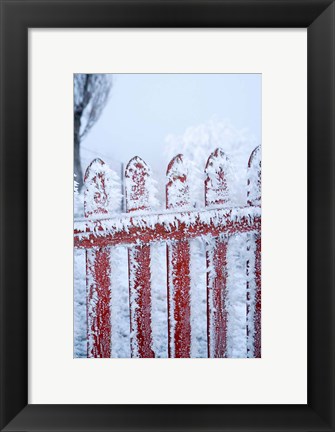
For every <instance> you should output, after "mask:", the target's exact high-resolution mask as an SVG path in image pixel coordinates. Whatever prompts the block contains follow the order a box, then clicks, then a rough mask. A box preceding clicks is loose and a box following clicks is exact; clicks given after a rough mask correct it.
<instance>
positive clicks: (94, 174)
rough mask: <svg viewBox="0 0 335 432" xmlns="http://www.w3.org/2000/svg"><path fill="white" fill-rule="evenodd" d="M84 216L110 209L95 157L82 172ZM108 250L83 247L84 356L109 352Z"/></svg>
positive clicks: (104, 174)
mask: <svg viewBox="0 0 335 432" xmlns="http://www.w3.org/2000/svg"><path fill="white" fill-rule="evenodd" d="M84 182H85V193H84V194H85V196H84V211H85V217H87V218H88V217H90V216H99V215H101V216H102V215H106V214H108V213H109V205H110V193H109V192H110V191H109V187H108V186H110V183H111V178H110V170H109V169H108V167H107V166H106V165H105V163H104V162H103V161H102V160H101V159H95V160H94V161H93V162H92V163H91V164H90V165H89V167H88V168H87V170H86V173H85V178H84ZM110 272H111V269H110V251H109V249H108V248H95V249H89V250H86V291H87V302H86V304H87V357H98V358H106V357H110V356H111V330H112V329H111V315H110V301H111V291H110V276H111V274H110Z"/></svg>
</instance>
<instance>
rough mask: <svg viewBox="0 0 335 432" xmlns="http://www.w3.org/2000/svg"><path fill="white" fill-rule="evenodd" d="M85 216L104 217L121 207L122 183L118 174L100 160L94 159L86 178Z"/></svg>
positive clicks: (88, 168)
mask: <svg viewBox="0 0 335 432" xmlns="http://www.w3.org/2000/svg"><path fill="white" fill-rule="evenodd" d="M84 186H85V192H84V210H85V216H86V217H88V216H91V215H103V214H107V213H110V212H113V211H115V210H117V209H118V208H119V207H120V199H121V193H120V183H119V178H118V176H117V174H116V173H114V172H113V171H112V170H111V169H110V168H109V167H108V165H107V164H105V162H104V161H103V160H101V159H100V158H96V159H94V160H93V161H92V162H91V163H90V165H89V166H88V167H87V169H86V172H85V176H84Z"/></svg>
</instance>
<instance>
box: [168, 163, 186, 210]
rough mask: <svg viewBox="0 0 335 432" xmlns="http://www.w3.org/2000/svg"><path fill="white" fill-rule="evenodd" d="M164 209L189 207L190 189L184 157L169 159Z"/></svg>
mask: <svg viewBox="0 0 335 432" xmlns="http://www.w3.org/2000/svg"><path fill="white" fill-rule="evenodd" d="M166 176H167V180H168V181H167V184H166V208H174V207H185V206H189V205H190V201H191V199H190V188H189V183H188V169H187V166H186V164H185V162H184V156H183V155H182V154H178V155H177V156H175V157H174V158H172V159H171V161H170V163H169V165H168V167H167V170H166Z"/></svg>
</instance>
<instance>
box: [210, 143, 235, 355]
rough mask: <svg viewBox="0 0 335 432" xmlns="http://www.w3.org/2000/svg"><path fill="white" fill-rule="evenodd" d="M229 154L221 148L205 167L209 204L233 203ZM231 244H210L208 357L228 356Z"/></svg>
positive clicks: (213, 241) (221, 239)
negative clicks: (230, 190)
mask: <svg viewBox="0 0 335 432" xmlns="http://www.w3.org/2000/svg"><path fill="white" fill-rule="evenodd" d="M228 163H229V162H228V158H227V157H226V155H225V154H224V152H223V151H222V150H221V149H219V148H217V149H216V150H215V151H214V152H213V153H212V154H211V155H210V156H209V158H208V161H207V165H206V168H205V173H206V179H205V205H206V206H213V205H214V206H215V205H220V206H226V205H228V204H229V188H228V181H227V172H228ZM227 246H228V239H227V238H226V237H222V236H221V237H216V238H212V239H211V241H210V242H209V244H208V245H207V251H206V261H207V338H208V344H207V346H208V357H216V358H218V357H226V346H227V342H226V339H227V309H226V296H227V292H226V291H227Z"/></svg>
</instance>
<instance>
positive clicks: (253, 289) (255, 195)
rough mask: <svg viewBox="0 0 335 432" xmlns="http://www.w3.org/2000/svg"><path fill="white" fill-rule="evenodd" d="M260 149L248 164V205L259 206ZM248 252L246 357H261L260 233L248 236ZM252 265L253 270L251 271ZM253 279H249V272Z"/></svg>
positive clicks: (256, 150)
mask: <svg viewBox="0 0 335 432" xmlns="http://www.w3.org/2000/svg"><path fill="white" fill-rule="evenodd" d="M261 168H262V167H261V149H260V146H258V147H256V148H255V149H254V150H253V152H252V153H251V155H250V158H249V162H248V189H247V197H248V205H249V206H260V205H261V175H262V172H261ZM247 247H248V250H250V249H251V248H252V250H253V251H254V257H253V259H252V260H251V262H250V261H249V260H248V261H247V355H248V357H255V358H260V357H261V339H262V334H261V307H262V301H261V300H262V299H261V233H260V231H258V232H256V233H253V234H249V240H248V245H247ZM251 265H253V269H251ZM251 271H253V273H254V277H253V278H251V280H250V281H249V279H250V272H251Z"/></svg>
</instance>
